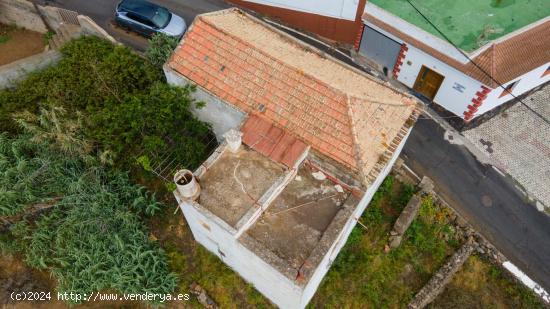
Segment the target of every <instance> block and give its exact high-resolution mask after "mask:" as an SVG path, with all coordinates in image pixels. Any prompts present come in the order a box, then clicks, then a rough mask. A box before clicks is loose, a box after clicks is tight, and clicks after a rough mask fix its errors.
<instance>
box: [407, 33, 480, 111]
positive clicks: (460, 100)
mask: <svg viewBox="0 0 550 309" xmlns="http://www.w3.org/2000/svg"><path fill="white" fill-rule="evenodd" d="M407 46H408V47H409V50H408V51H407V53H406V54H405V59H404V61H403V65H402V66H401V72H399V76H398V77H397V80H399V81H400V82H402V83H403V84H405V85H406V86H407V87H410V88H413V86H414V83H415V82H416V78H417V76H418V74H419V73H420V69H421V68H422V66H423V65H424V66H426V67H428V68H429V69H431V70H433V71H435V72H437V73H439V74H441V75H443V76H445V79H444V80H443V83H442V84H441V87H440V88H439V91H438V92H437V94H436V96H435V98H434V102H436V103H437V104H439V105H441V106H443V107H444V108H445V109H447V110H448V111H450V112H452V113H454V114H455V115H457V116H460V117H464V115H463V114H464V111H466V110H467V106H468V105H470V103H471V102H472V99H473V98H474V97H476V95H475V93H476V92H477V91H479V90H480V89H481V85H483V84H482V83H480V82H479V81H477V80H475V79H473V78H471V77H469V76H467V75H465V74H464V73H462V72H460V71H458V70H456V69H454V68H453V67H451V66H449V65H447V64H445V63H444V62H441V61H439V60H437V59H436V58H434V57H432V56H430V55H428V54H426V53H424V52H423V51H421V50H420V49H418V48H415V47H414V46H412V45H409V44H407ZM409 63H410V64H409ZM460 86H462V87H460ZM455 88H462V92H460V91H458V90H457V89H455Z"/></svg>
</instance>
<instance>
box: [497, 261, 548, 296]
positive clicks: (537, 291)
mask: <svg viewBox="0 0 550 309" xmlns="http://www.w3.org/2000/svg"><path fill="white" fill-rule="evenodd" d="M502 266H503V267H504V268H506V269H507V270H508V271H509V272H511V273H512V274H513V275H514V276H515V277H516V278H518V279H519V280H520V281H521V282H522V283H523V284H524V285H525V286H526V287H528V288H529V289H531V290H533V292H535V294H537V295H539V296H540V297H541V298H542V299H543V300H544V301H545V302H546V303H548V304H550V294H548V292H546V290H545V289H544V288H543V287H541V286H540V285H539V284H538V283H536V282H535V281H533V279H531V278H529V276H527V275H526V274H525V273H524V272H522V271H521V270H520V269H519V268H518V267H517V266H516V265H514V264H512V263H511V262H509V261H507V262H504V263H502Z"/></svg>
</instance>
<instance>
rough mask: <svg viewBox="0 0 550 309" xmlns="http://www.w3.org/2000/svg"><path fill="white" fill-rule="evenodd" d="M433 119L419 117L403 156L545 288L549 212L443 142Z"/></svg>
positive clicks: (549, 274) (549, 268)
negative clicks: (530, 201) (537, 207)
mask: <svg viewBox="0 0 550 309" xmlns="http://www.w3.org/2000/svg"><path fill="white" fill-rule="evenodd" d="M444 133H445V130H444V129H443V128H441V127H440V126H439V125H438V124H437V123H436V122H434V121H433V120H426V119H419V120H418V122H417V124H416V125H415V127H414V129H413V132H412V133H411V136H410V137H409V140H408V141H407V144H406V145H405V148H404V149H403V153H402V157H403V158H404V159H405V163H406V164H407V165H408V166H409V167H410V168H411V169H412V170H413V171H414V172H416V173H417V174H419V175H422V176H423V175H426V176H428V177H430V178H431V179H432V180H433V181H434V183H435V185H436V191H437V193H439V194H440V195H441V196H442V197H443V198H444V199H445V200H446V201H447V202H448V203H449V204H450V205H451V206H452V207H453V208H454V209H455V210H456V211H457V212H458V213H460V214H461V215H462V216H463V217H464V218H465V219H466V220H467V221H468V222H470V224H472V225H473V226H474V228H475V229H476V230H477V231H479V232H480V233H481V234H482V235H483V236H484V237H485V238H487V239H488V240H489V241H490V242H491V243H493V245H495V246H496V247H497V248H498V249H499V250H500V251H501V252H502V253H503V254H504V255H505V256H506V257H508V258H509V259H510V260H511V261H512V263H514V264H516V266H518V267H519V268H520V269H521V270H523V271H524V272H525V273H527V274H528V275H529V277H531V278H532V279H533V280H535V281H536V282H537V283H539V284H540V285H542V286H543V287H544V288H545V289H546V290H547V291H550V217H549V216H547V215H545V214H544V213H541V212H539V211H538V210H536V207H535V206H534V205H532V204H530V203H529V202H528V201H526V199H525V197H524V195H523V194H522V193H521V192H520V191H519V190H518V189H517V188H516V187H515V186H514V184H513V182H512V181H511V180H509V179H508V178H506V177H503V176H502V175H501V174H499V173H498V172H497V171H496V170H495V169H493V168H492V167H491V166H489V165H482V164H481V163H479V162H478V161H477V160H476V159H475V157H474V156H473V155H472V154H471V153H470V152H469V151H468V150H467V149H466V148H465V147H464V146H461V145H453V144H450V143H449V142H447V141H446V140H445V139H444V138H443V136H444Z"/></svg>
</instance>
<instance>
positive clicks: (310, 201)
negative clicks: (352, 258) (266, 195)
mask: <svg viewBox="0 0 550 309" xmlns="http://www.w3.org/2000/svg"><path fill="white" fill-rule="evenodd" d="M313 172H314V171H313V170H312V169H311V168H310V167H308V166H307V165H302V166H301V167H300V169H299V171H298V173H297V176H296V178H295V179H293V180H292V181H291V182H290V183H289V184H288V185H287V186H286V187H285V188H284V190H283V191H282V192H281V193H280V194H279V195H278V196H277V198H276V199H275V200H274V201H273V202H272V204H271V205H270V206H269V208H268V209H267V211H266V212H265V213H264V214H263V215H262V217H261V218H260V219H258V221H256V223H255V224H254V225H253V226H252V227H251V228H250V229H249V230H248V231H247V232H246V234H247V236H250V237H251V238H253V239H255V240H256V241H257V242H258V243H260V244H261V246H258V247H257V248H251V249H252V250H263V249H268V250H269V251H271V252H272V253H274V254H275V255H276V256H278V257H279V258H280V259H281V260H282V261H285V262H286V264H288V265H287V267H288V268H290V269H293V270H294V273H298V272H299V271H300V270H301V268H302V266H303V265H304V263H305V262H306V261H312V259H311V258H310V257H311V255H312V253H313V251H314V250H315V249H316V247H318V245H319V243H320V241H321V239H322V238H323V236H325V232H326V231H327V230H329V229H333V231H331V236H330V237H329V238H330V239H328V240H327V242H326V243H327V245H332V244H333V243H334V240H335V237H336V235H337V234H338V232H339V230H338V228H340V230H341V228H342V227H343V226H344V223H345V220H340V222H338V223H337V224H336V225H334V224H332V223H333V222H334V221H335V218H336V217H337V215H338V214H339V213H340V214H342V215H343V214H344V213H345V214H346V215H344V216H341V217H342V219H347V218H349V214H350V213H351V211H352V210H353V209H354V207H355V206H356V205H357V203H358V201H357V200H356V199H355V198H354V197H353V196H352V195H351V194H350V193H349V192H346V191H344V192H339V190H337V189H336V186H335V185H336V184H335V183H333V182H332V181H330V180H328V179H324V180H318V179H315V178H314V177H313V174H312V173H313ZM341 211H344V212H343V213H341ZM325 249H326V248H325ZM325 249H322V250H320V252H319V253H320V254H319V257H322V256H324V255H325V254H326V252H327V251H326V250H325ZM257 254H259V255H261V254H260V253H259V252H257ZM314 260H315V261H314V262H311V263H309V264H315V265H309V266H310V267H311V268H312V269H315V268H316V266H317V264H318V263H319V262H320V258H319V259H314ZM292 279H295V278H292Z"/></svg>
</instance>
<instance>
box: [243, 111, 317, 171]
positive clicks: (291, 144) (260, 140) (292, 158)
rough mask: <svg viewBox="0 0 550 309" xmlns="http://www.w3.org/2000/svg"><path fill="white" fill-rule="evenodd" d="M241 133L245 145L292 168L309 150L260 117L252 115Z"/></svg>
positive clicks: (294, 138) (303, 144)
mask: <svg viewBox="0 0 550 309" xmlns="http://www.w3.org/2000/svg"><path fill="white" fill-rule="evenodd" d="M241 131H242V132H243V137H242V138H243V142H244V143H245V144H247V145H248V146H250V147H251V148H253V149H254V150H256V151H258V152H259V153H261V154H263V155H264V156H266V157H269V158H271V159H272V160H274V161H276V162H280V163H282V164H284V165H286V166H287V167H290V168H292V167H294V164H295V163H296V161H298V158H299V157H300V156H301V155H302V154H303V153H304V151H306V149H307V145H306V144H305V143H304V142H302V141H301V140H299V139H297V138H296V137H294V136H293V135H292V134H290V133H288V132H286V131H284V130H283V129H280V128H277V127H276V126H274V125H273V123H272V122H270V121H267V120H266V119H264V118H262V117H260V116H258V115H250V117H248V119H247V120H246V122H245V123H244V124H243V126H242V127H241Z"/></svg>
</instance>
